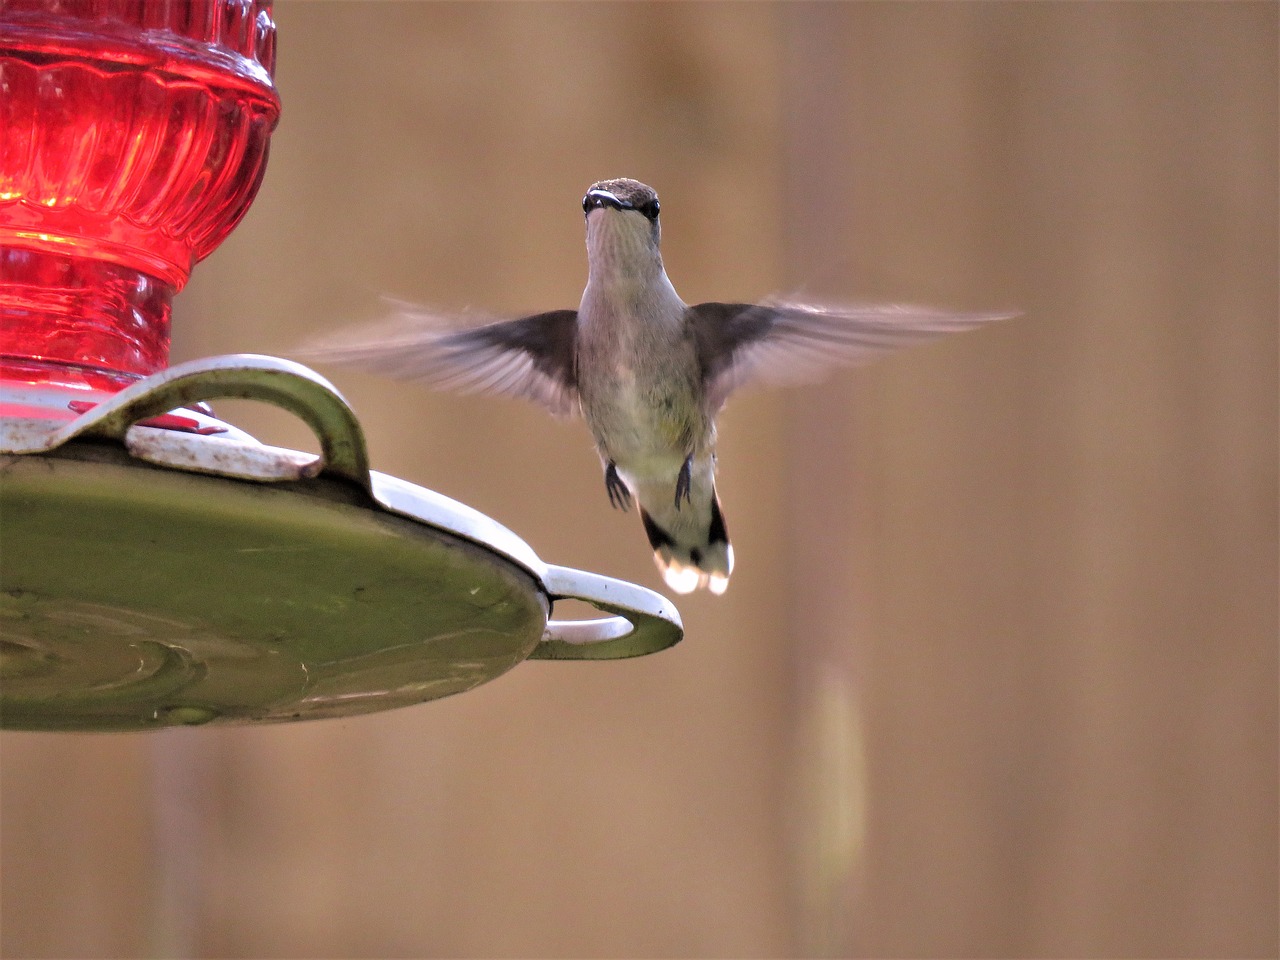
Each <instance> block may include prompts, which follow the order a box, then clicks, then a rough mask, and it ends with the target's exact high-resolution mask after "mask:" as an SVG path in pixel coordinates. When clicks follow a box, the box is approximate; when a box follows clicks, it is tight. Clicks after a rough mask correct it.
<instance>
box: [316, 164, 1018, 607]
mask: <svg viewBox="0 0 1280 960" xmlns="http://www.w3.org/2000/svg"><path fill="white" fill-rule="evenodd" d="M582 210H583V213H584V214H585V216H586V229H587V266H588V273H587V286H586V289H585V290H584V291H583V293H582V301H581V302H580V303H579V305H578V308H577V309H576V310H552V311H549V312H547V313H535V314H532V315H530V316H525V317H520V318H518V319H514V320H501V321H497V322H494V323H488V324H485V325H483V326H470V327H459V325H458V321H457V320H456V319H455V318H452V317H449V316H446V315H443V314H439V313H433V312H431V311H427V310H423V309H419V308H415V307H412V306H409V305H401V309H400V312H399V314H398V315H397V316H396V317H394V318H393V319H392V320H391V321H389V322H383V323H380V324H376V325H374V326H372V327H366V328H363V329H358V330H356V331H354V332H347V333H342V334H338V335H337V336H336V337H333V338H331V339H329V340H326V341H321V342H317V343H315V344H313V345H312V346H311V347H309V348H308V349H306V350H305V351H304V353H305V356H306V358H307V359H310V360H315V361H319V362H335V363H344V364H352V365H355V366H358V367H361V368H364V369H366V370H370V371H374V372H378V373H383V374H387V375H389V376H393V377H397V378H401V379H409V380H422V381H426V382H428V383H431V384H433V385H434V386H437V387H442V388H445V389H455V390H461V391H464V392H467V391H470V392H488V393H496V394H503V395H506V396H512V397H520V398H522V399H525V400H532V401H534V402H535V403H538V404H541V405H542V406H543V407H545V408H547V409H548V410H549V411H550V412H551V413H553V414H556V415H559V416H572V415H576V414H581V416H582V417H583V419H584V420H585V421H586V423H587V427H588V429H590V431H591V435H592V437H593V438H594V440H595V445H596V449H597V451H598V452H599V455H600V460H601V464H602V466H603V468H604V483H605V490H606V492H607V494H608V497H609V501H610V503H612V504H613V506H615V507H617V508H619V509H621V510H627V509H629V508H630V506H631V501H632V499H635V500H636V501H637V502H638V504H639V513H640V520H641V522H642V524H643V525H644V531H645V534H646V535H647V536H648V538H649V543H650V545H651V546H652V547H653V551H654V559H655V561H656V562H657V565H658V569H659V570H660V571H661V572H662V576H663V579H664V580H665V581H666V583H667V586H668V587H670V588H671V589H672V590H674V591H676V592H677V593H690V592H692V591H693V590H696V589H699V588H707V589H709V590H710V591H711V592H712V593H716V594H720V593H724V591H725V589H726V588H727V587H728V585H729V575H730V574H731V573H732V572H733V547H732V546H730V543H729V533H728V529H727V527H726V526H725V520H724V513H723V511H722V510H721V508H720V501H719V498H718V497H717V496H716V486H715V471H716V456H715V445H716V426H715V418H716V414H717V413H718V412H719V410H720V408H721V407H722V406H723V405H724V402H725V400H726V399H727V398H728V397H729V395H730V394H731V393H732V392H733V391H734V390H736V389H737V388H738V387H741V386H744V385H746V384H749V383H753V382H754V383H761V384H768V385H783V384H792V383H797V382H802V381H805V380H809V379H813V378H814V377H815V376H816V375H817V374H819V373H820V372H822V371H823V370H824V369H825V368H827V367H830V366H833V365H837V364H860V363H863V362H866V361H868V360H871V359H873V358H875V357H877V356H880V355H882V354H884V353H887V352H889V351H891V350H895V349H897V348H899V347H904V346H908V345H910V344H914V343H921V342H924V341H926V340H930V339H933V338H934V337H938V336H941V335H943V334H946V333H953V332H957V331H961V330H968V329H970V328H972V327H976V326H979V325H981V324H984V323H987V322H989V321H993V320H1001V319H1007V318H1009V317H1012V316H1014V315H1015V314H1011V313H950V312H946V311H942V310H934V309H929V308H925V307H913V306H901V305H846V306H835V305H820V304H813V303H800V302H790V301H768V302H764V303H718V302H717V303H698V304H693V305H689V304H686V303H685V302H684V301H683V300H681V299H680V296H679V295H678V294H677V293H676V291H675V288H674V287H673V286H672V285H671V281H670V279H668V277H667V272H666V270H665V269H664V267H663V264H662V254H661V251H660V243H661V237H662V228H661V221H660V217H659V211H660V207H659V203H658V195H657V194H656V193H655V192H654V190H653V189H652V188H651V187H648V186H646V185H645V184H643V183H640V182H639V181H638V180H630V179H626V178H622V179H615V180H601V181H599V182H598V183H594V184H592V185H591V187H590V188H589V189H588V190H587V193H586V196H584V197H583V199H582Z"/></svg>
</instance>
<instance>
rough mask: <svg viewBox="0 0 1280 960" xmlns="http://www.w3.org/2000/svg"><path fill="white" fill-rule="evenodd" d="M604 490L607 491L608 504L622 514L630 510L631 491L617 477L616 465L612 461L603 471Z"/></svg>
mask: <svg viewBox="0 0 1280 960" xmlns="http://www.w3.org/2000/svg"><path fill="white" fill-rule="evenodd" d="M604 488H605V489H606V490H607V491H609V502H610V503H611V504H613V506H614V507H616V508H617V509H619V510H621V511H623V512H624V513H625V512H626V511H628V510H630V509H631V491H630V490H628V489H627V485H626V484H625V483H623V482H622V478H621V477H619V476H618V465H617V464H616V463H614V462H613V461H612V460H610V461H609V466H607V467H605V470H604Z"/></svg>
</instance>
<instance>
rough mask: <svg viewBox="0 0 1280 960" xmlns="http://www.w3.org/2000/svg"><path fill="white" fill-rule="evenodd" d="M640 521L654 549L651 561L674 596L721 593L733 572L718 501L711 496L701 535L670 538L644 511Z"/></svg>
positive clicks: (731, 552)
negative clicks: (708, 519) (700, 591)
mask: <svg viewBox="0 0 1280 960" xmlns="http://www.w3.org/2000/svg"><path fill="white" fill-rule="evenodd" d="M640 519H641V520H642V521H643V522H644V532H645V533H646V534H648V536H649V545H650V546H651V547H653V559H654V562H655V563H656V564H657V565H658V569H659V570H660V571H662V579H663V580H665V581H666V582H667V586H668V587H670V588H671V589H672V590H674V591H675V592H676V593H692V592H693V591H694V590H698V589H702V588H704V587H705V588H706V589H708V590H710V591H711V592H712V593H714V594H717V595H718V594H721V593H724V592H725V590H726V589H727V588H728V586H729V574H730V573H732V572H733V547H732V546H731V545H730V543H729V534H728V531H727V530H726V529H725V525H724V515H723V514H722V513H721V512H720V498H719V497H717V496H716V494H715V491H714V490H713V491H712V493H711V523H710V525H709V526H708V527H707V528H706V529H705V530H703V531H701V533H700V534H695V535H693V536H688V537H677V536H673V535H672V534H671V533H669V532H668V531H667V530H664V529H663V528H662V527H660V526H659V525H658V524H657V522H656V521H655V520H654V519H653V517H652V516H650V514H649V511H647V510H645V509H644V508H643V507H642V508H641V510H640Z"/></svg>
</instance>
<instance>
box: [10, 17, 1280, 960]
mask: <svg viewBox="0 0 1280 960" xmlns="http://www.w3.org/2000/svg"><path fill="white" fill-rule="evenodd" d="M1278 9H1280V8H1277V6H1276V5H1275V4H1272V3H1256V4H1250V3H1223V4H1172V3H1169V4H1087V5H1083V4H1082V5H1076V4H1036V5H1030V4H1025V5H1024V4H1011V5H1004V4H995V3H992V4H949V5H924V4H920V5H917V4H892V3H890V4H829V5H814V6H811V5H807V4H793V5H786V6H772V5H754V4H752V5H734V4H714V5H713V4H698V5H695V4H682V5H668V4H660V5H648V4H638V5H631V4H608V5H604V4H572V5H557V4H527V5H526V4H521V5H508V4H500V3H495V4H484V5H478V4H477V5H470V4H466V5H447V4H427V3H398V4H391V3H369V4H355V3H341V4H339V3H331V4H303V3H295V2H283V3H280V4H279V5H278V7H277V10H276V19H277V22H278V25H279V29H280V61H279V69H278V82H279V87H280V90H281V93H282V96H283V99H284V104H285V109H284V118H283V121H282V123H281V125H280V128H279V130H278V131H277V133H276V136H275V139H274V142H273V147H272V162H271V166H270V168H269V170H268V173H267V178H266V182H265V184H264V186H263V189H262V192H261V194H260V196H259V199H258V201H257V204H256V205H255V207H254V208H253V210H252V211H251V213H250V215H249V216H248V218H247V219H246V220H245V222H244V223H243V225H242V226H241V227H240V229H239V230H238V231H237V232H236V233H235V234H234V235H233V236H232V237H231V238H230V239H229V240H228V241H227V243H226V244H225V245H224V247H223V248H222V249H221V250H219V251H218V252H217V253H216V254H214V255H213V256H212V257H211V258H210V259H209V260H208V261H207V262H206V263H205V264H203V265H202V266H201V267H199V268H198V269H197V270H196V273H195V276H194V279H193V281H192V283H191V285H190V287H189V288H188V290H187V291H186V292H185V293H184V294H183V295H182V296H181V297H180V298H179V300H178V308H177V318H176V335H175V343H174V360H175V361H177V360H183V359H189V358H192V357H197V356H205V355H212V354H218V353H231V352H242V351H252V352H265V353H284V352H287V350H288V349H289V348H290V347H291V346H292V345H295V344H297V343H299V342H300V341H302V340H303V339H305V338H306V337H308V336H309V335H311V334H313V333H316V332H319V331H323V330H328V329H331V328H333V327H336V326H338V325H340V324H343V323H346V322H352V321H360V320H367V319H372V318H374V317H376V316H377V315H378V314H379V311H380V309H381V305H380V302H379V297H380V296H381V295H383V294H393V295H396V296H399V297H403V298H406V299H411V300H420V301H423V302H426V303H431V304H438V305H442V306H447V307H462V306H468V305H470V306H476V307H480V308H485V309H488V310H492V311H496V312H516V311H522V310H529V309H547V308H553V307H562V306H574V305H576V303H577V298H578V296H579V295H580V292H581V287H582V284H583V281H584V280H585V254H584V250H583V239H582V220H581V212H580V209H579V207H578V201H579V199H580V197H581V195H582V192H583V189H584V188H585V187H586V186H587V185H588V184H589V183H590V182H592V181H593V180H596V179H599V178H602V177H611V176H634V177H638V178H640V179H642V180H645V181H646V182H648V183H651V184H653V185H654V186H656V187H657V189H658V190H659V191H660V193H661V195H662V200H663V220H664V223H665V228H666V239H665V245H664V250H665V255H666V261H667V266H668V269H669V271H670V273H671V275H672V278H673V280H674V282H675V283H676V286H677V288H678V289H679V290H680V292H681V293H682V295H683V296H684V297H685V299H686V300H690V301H699V300H706V299H734V298H740V299H745V298H751V297H759V296H763V295H767V294H770V293H773V292H778V291H795V290H802V291H808V292H813V293H816V294H821V295H823V296H827V297H843V298H849V299H854V298H863V299H889V300H908V301H917V302H926V303H933V304H939V305H946V306H952V307H956V308H973V309H982V308H1005V307H1016V308H1019V309H1021V310H1023V311H1024V312H1025V314H1026V317H1025V318H1024V319H1022V320H1019V321H1017V322H1013V323H1008V324H1003V325H1000V326H997V327H995V328H991V329H987V330H982V331H979V332H976V333H972V334H967V335H965V336H963V337H956V338H954V339H951V340H948V341H945V342H939V343H936V344H933V345H930V346H928V347H924V348H920V349H918V350H915V351H912V352H909V353H904V354H901V355H899V356H896V357H894V358H892V359H889V360H886V361H884V362H882V363H881V364H879V365H878V366H876V367H873V368H868V369H866V370H863V371H857V372H853V373H841V374H838V375H837V376H835V377H833V378H832V379H830V380H829V381H827V382H826V383H825V384H822V385H817V386H813V387H807V388H803V389H797V390H794V391H790V392H786V393H773V394H767V393H765V394H750V395H747V396H743V397H740V398H738V399H737V400H736V401H735V402H734V403H733V404H731V406H730V408H729V410H728V412H727V414H726V416H725V418H724V420H723V423H722V434H721V435H722V444H721V474H722V481H721V484H722V493H723V496H724V499H725V504H726V514H727V517H728V522H729V526H730V529H731V531H732V533H733V534H734V538H735V544H736V548H737V555H738V571H737V573H736V574H735V579H734V583H733V585H732V587H731V589H730V590H729V593H728V594H727V595H726V596H725V597H724V598H721V599H715V598H710V597H706V596H697V597H692V598H688V599H684V600H681V601H680V603H679V606H680V609H681V611H682V612H683V614H684V617H685V624H686V627H687V631H688V632H687V638H686V640H685V642H684V643H683V644H681V645H680V646H678V647H676V648H675V649H674V650H671V651H669V652H666V653H663V654H660V655H657V656H654V657H651V658H646V659H640V660H634V661H624V662H616V663H585V664H567V663H554V662H551V663H528V664H524V665H522V666H521V667H519V668H517V669H516V670H514V671H513V672H512V673H510V674H509V675H507V676H505V677H503V678H501V679H499V680H497V681H495V682H493V683H492V684H489V685H487V686H484V687H481V688H480V689H478V690H476V691H474V692H472V693H469V694H467V695H465V696H461V697H457V698H454V699H451V700H445V701H440V702H438V703H434V704H428V705H425V706H422V707H419V708H414V709H408V710H403V711H399V712H394V713H389V714H385V715H377V716H370V717H366V718H362V719H358V720H350V721H321V722H316V723H313V724H306V725H298V726H292V727H275V728H264V729H234V728H233V729H223V730H194V731H175V732H172V733H165V734H162V735H98V736H86V737H78V736H70V735H33V734H6V735H4V736H3V737H2V738H0V750H2V751H3V753H2V759H3V763H2V765H0V771H2V773H3V792H2V797H3V807H2V808H0V813H2V815H3V820H2V824H0V825H2V827H3V834H2V837H0V840H2V847H0V852H2V854H3V857H2V860H0V868H2V886H0V895H2V896H3V901H2V903H0V908H2V913H0V930H2V942H0V949H2V951H3V953H4V955H5V956H7V957H15V958H17V957H73V956H83V957H109V956H121V957H124V956H143V955H153V956H185V955H189V956H225V957H267V956H273V957H319V956H334V957H391V956H403V957H415V956H439V957H449V956H458V957H485V956H489V957H492V956H510V957H535V956H543V957H560V956H564V957H570V956H574V957H578V956H581V957H639V956H653V957H668V956H670V957H678V956H685V957H713V956H714V957H721V956H723V957H729V956H734V957H746V956H770V957H782V956H809V955H860V954H861V955H876V956H891V957H1014V956H1018V957H1062V956H1078V957H1086V956H1088V957H1113V956H1145V957H1172V956H1188V957H1190V956H1195V957H1218V956H1221V957H1227V956H1232V957H1244V956H1276V955H1277V951H1278V946H1277V845H1278V844H1277V723H1278V718H1277V669H1278V667H1277V485H1276V472H1277V471H1276V464H1277V443H1276V438H1277V257H1278V250H1277V209H1278V203H1280V200H1278V197H1277V94H1276V90H1277V10H1278ZM325 372H326V373H327V374H328V375H330V376H331V377H332V378H333V379H335V381H336V382H337V383H338V385H339V386H340V388H341V389H342V390H343V391H344V393H345V394H346V395H347V397H348V399H349V400H350V401H351V402H352V403H353V404H354V406H355V407H356V410H357V412H358V413H359V414H360V415H361V417H362V419H363V422H364V424H365V427H366V429H367V431H368V434H369V441H370V447H371V451H372V455H373V460H374V465H375V467H376V468H378V469H380V470H383V471H386V472H388V473H392V474H396V475H399V476H402V477H405V478H407V479H409V480H412V481H414V482H417V483H421V484H424V485H426V486H429V487H432V488H434V489H437V490H440V491H442V492H444V493H446V494H448V495H450V496H453V497H456V498H458V499H461V500H464V501H466V502H467V503H470V504H471V505H473V506H475V507H477V508H479V509H481V510H483V511H485V512H487V513H489V514H491V515H492V516H494V517H495V518H497V519H498V520H500V521H501V522H503V523H504V524H506V525H508V526H510V527H511V528H513V529H514V530H515V531H516V532H517V533H519V534H520V535H521V536H522V537H524V538H525V539H526V540H527V541H528V542H529V543H530V544H531V545H532V546H533V547H534V549H535V550H537V551H538V553H539V554H540V555H541V556H542V557H543V558H544V559H546V560H548V561H549V562H552V563H559V564H567V565H573V566H579V567H582V568H585V569H589V570H597V571H600V572H604V573H608V574H611V575H614V576H620V577H623V578H626V579H630V580H634V581H636V582H639V583H642V584H645V585H648V586H651V587H657V586H658V585H659V583H660V581H659V580H658V577H657V574H656V571H655V570H654V568H653V566H652V563H651V560H650V558H649V556H648V550H647V548H646V546H645V542H644V537H643V534H642V532H641V530H640V529H639V524H638V522H637V521H636V518H635V516H634V515H622V514H619V513H617V512H615V511H613V510H611V509H610V508H609V505H608V501H607V499H606V497H605V495H604V489H603V484H602V482H601V476H600V470H599V465H598V463H597V461H596V459H595V456H594V453H593V452H592V449H591V446H590V442H589V440H588V438H587V435H586V433H585V430H584V429H583V428H582V426H581V424H573V423H569V424H561V423H556V422H553V421H551V420H550V419H548V418H546V417H545V416H544V415H542V414H541V413H540V412H539V411H537V410H534V409H532V408H527V407H525V406H521V405H519V404H517V403H514V402H509V401H503V400H496V399H483V398H468V397H453V396H444V395H437V394H433V393H431V392H429V391H427V390H425V389H423V388H419V387H414V386H405V385H397V384H390V383H386V382H381V381H378V380H376V379H375V378H372V377H366V376H362V375H358V374H354V373H351V372H348V371H342V370H328V371H325ZM220 412H222V413H223V414H224V415H227V416H230V417H233V418H234V419H236V420H237V421H238V422H240V423H242V424H243V425H246V426H248V427H249V428H250V429H253V430H255V431H256V432H258V433H259V435H260V436H262V437H263V438H264V439H267V440H272V441H274V442H280V443H286V444H288V445H292V446H300V447H305V448H313V447H314V444H313V443H312V442H311V441H310V439H309V438H308V437H307V436H306V433H305V430H304V428H302V427H301V426H300V425H297V424H294V423H291V422H289V421H288V420H287V418H284V417H282V416H275V415H273V414H271V413H270V412H269V411H261V410H258V409H256V408H253V407H238V406H234V405H226V406H224V407H220Z"/></svg>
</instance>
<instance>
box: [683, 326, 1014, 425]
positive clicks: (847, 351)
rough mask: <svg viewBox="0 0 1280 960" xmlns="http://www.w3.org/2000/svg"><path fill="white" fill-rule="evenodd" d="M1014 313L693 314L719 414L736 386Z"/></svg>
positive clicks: (863, 359) (864, 356)
mask: <svg viewBox="0 0 1280 960" xmlns="http://www.w3.org/2000/svg"><path fill="white" fill-rule="evenodd" d="M1015 316H1017V314H1015V313H950V312H947V311H944V310H935V309H933V308H930V307H913V306H906V305H900V304H861V305H846V306H835V305H821V304H813V303H799V302H784V301H778V302H766V303H758V304H755V303H699V304H696V305H694V306H691V307H689V308H688V323H689V324H690V326H691V328H692V330H693V333H694V338H695V341H696V343H697V346H698V356H699V359H700V361H701V363H702V370H703V376H704V378H705V381H706V383H707V397H708V400H709V401H710V402H711V404H712V408H713V409H715V408H718V407H719V406H720V404H722V403H724V401H725V400H726V399H727V398H728V396H729V394H731V393H732V392H733V391H734V390H736V389H737V388H738V387H741V386H744V385H746V384H749V383H752V382H759V383H764V384H770V385H774V386H781V385H790V384H795V383H803V382H805V381H807V380H812V379H814V378H816V377H817V376H819V375H820V374H821V373H823V372H824V371H825V370H826V369H827V368H829V367H832V366H836V365H839V364H844V365H857V364H862V363H867V362H869V361H871V360H874V359H876V358H877V357H879V356H881V355H883V354H885V353H889V352H890V351H893V350H897V349H899V348H901V347H906V346H910V345H911V344H915V343H923V342H925V341H926V340H932V339H933V338H935V337H940V336H942V335H943V334H947V333H957V332H959V331H961V330H969V329H971V328H973V327H977V326H980V325H982V324H984V323H989V322H991V321H993V320H1007V319H1009V318H1011V317H1015Z"/></svg>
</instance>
